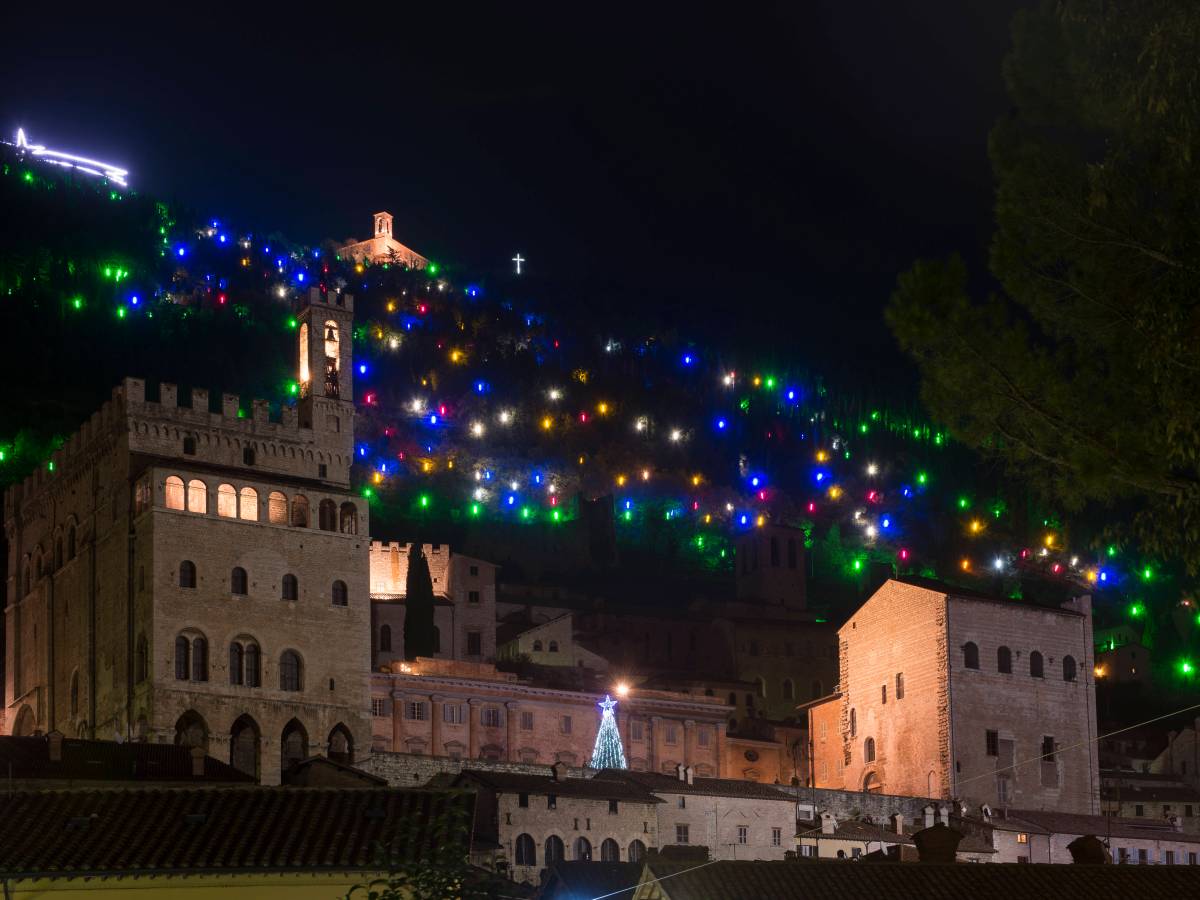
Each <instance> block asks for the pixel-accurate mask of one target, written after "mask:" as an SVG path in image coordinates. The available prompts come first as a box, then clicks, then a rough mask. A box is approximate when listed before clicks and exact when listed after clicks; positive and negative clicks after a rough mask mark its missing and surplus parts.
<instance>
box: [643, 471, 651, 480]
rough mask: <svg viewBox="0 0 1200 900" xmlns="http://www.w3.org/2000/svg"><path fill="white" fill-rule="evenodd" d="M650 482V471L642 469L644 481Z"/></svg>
mask: <svg viewBox="0 0 1200 900" xmlns="http://www.w3.org/2000/svg"><path fill="white" fill-rule="evenodd" d="M649 480H650V470H649V469H642V481H649Z"/></svg>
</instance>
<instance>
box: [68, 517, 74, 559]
mask: <svg viewBox="0 0 1200 900" xmlns="http://www.w3.org/2000/svg"><path fill="white" fill-rule="evenodd" d="M74 558H75V526H74V525H71V527H70V528H68V529H67V559H74Z"/></svg>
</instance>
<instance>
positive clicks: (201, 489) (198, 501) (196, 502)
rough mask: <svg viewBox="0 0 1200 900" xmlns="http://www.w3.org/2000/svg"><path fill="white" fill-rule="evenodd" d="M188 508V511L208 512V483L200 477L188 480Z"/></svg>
mask: <svg viewBox="0 0 1200 900" xmlns="http://www.w3.org/2000/svg"><path fill="white" fill-rule="evenodd" d="M187 508H188V512H194V513H207V512H208V485H207V484H205V483H204V482H203V481H201V480H200V479H199V478H193V479H192V480H191V481H189V482H188V491H187Z"/></svg>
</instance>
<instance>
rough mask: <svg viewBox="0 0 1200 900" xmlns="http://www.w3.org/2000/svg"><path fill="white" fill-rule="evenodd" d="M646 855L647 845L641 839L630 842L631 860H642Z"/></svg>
mask: <svg viewBox="0 0 1200 900" xmlns="http://www.w3.org/2000/svg"><path fill="white" fill-rule="evenodd" d="M645 856H646V845H645V844H643V843H642V842H641V841H630V842H629V861H630V862H641V861H642V860H643V859H644V858H645Z"/></svg>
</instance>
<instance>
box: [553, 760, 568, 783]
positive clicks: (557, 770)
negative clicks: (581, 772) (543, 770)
mask: <svg viewBox="0 0 1200 900" xmlns="http://www.w3.org/2000/svg"><path fill="white" fill-rule="evenodd" d="M550 777H551V778H552V779H553V780H554V781H566V780H567V764H566V763H565V762H562V761H559V762H556V763H555V764H554V765H552V766H551V767H550Z"/></svg>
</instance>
